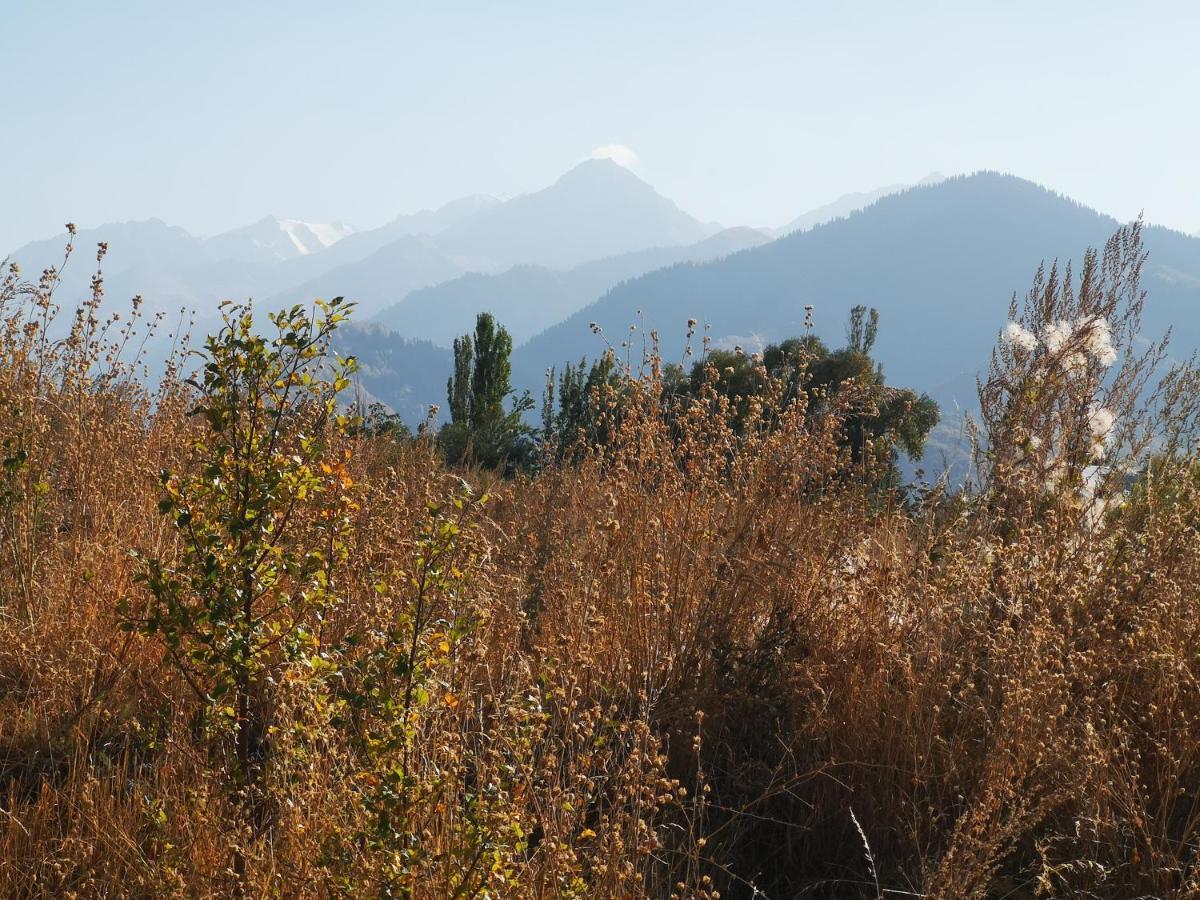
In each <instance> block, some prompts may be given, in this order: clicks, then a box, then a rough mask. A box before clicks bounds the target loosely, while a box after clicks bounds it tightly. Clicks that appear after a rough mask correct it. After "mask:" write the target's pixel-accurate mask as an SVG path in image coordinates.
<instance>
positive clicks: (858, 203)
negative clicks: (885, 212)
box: [764, 172, 945, 237]
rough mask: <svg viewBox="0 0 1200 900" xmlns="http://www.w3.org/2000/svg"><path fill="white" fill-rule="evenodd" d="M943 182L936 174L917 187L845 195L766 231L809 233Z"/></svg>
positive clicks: (775, 234) (894, 186)
mask: <svg viewBox="0 0 1200 900" xmlns="http://www.w3.org/2000/svg"><path fill="white" fill-rule="evenodd" d="M941 181H945V177H944V176H943V175H941V174H940V173H938V172H934V173H932V174H930V175H927V176H925V177H924V178H922V179H921V180H920V181H919V182H917V184H916V185H911V184H889V185H885V186H883V187H881V188H876V189H875V190H873V191H854V192H853V193H850V194H843V195H842V196H840V197H838V198H837V199H836V200H834V201H833V202H832V203H826V204H824V205H822V206H818V207H817V208H816V209H810V210H809V211H808V212H806V213H804V214H803V215H800V216H797V217H796V218H794V219H792V221H790V222H788V223H787V224H786V225H784V226H783V227H781V228H767V229H764V230H765V231H766V233H767V234H769V235H771V236H772V237H783V236H784V235H785V234H791V233H792V232H793V231H807V230H808V229H810V228H815V227H816V226H818V225H824V224H825V223H826V222H832V221H833V220H834V219H841V218H844V217H845V216H848V215H850V214H851V213H855V212H858V211H859V210H860V209H865V208H866V207H868V206H870V205H871V204H872V203H874V202H875V201H876V200H879V199H881V198H883V197H887V196H889V195H890V194H898V193H900V192H901V191H906V190H908V189H909V188H911V187H920V186H926V185H933V184H937V183H938V182H941Z"/></svg>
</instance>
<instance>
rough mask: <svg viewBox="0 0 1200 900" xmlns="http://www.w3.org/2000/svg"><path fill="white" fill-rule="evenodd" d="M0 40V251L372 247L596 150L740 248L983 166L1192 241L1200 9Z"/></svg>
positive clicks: (299, 16)
mask: <svg viewBox="0 0 1200 900" xmlns="http://www.w3.org/2000/svg"><path fill="white" fill-rule="evenodd" d="M0 34H3V35H4V41H3V51H2V53H0V85H3V94H2V95H0V96H2V98H3V99H2V101H0V114H2V115H3V116H4V119H5V122H4V131H5V134H4V138H3V140H2V141H0V164H2V165H0V172H2V176H3V180H2V181H0V254H2V253H3V252H5V251H6V250H11V249H14V248H15V247H16V246H18V245H19V244H21V243H24V242H25V241H26V240H29V239H32V238H38V237H47V236H50V235H52V234H54V233H56V232H58V231H59V230H60V226H61V224H62V223H63V222H65V221H66V220H67V219H68V218H70V219H73V220H75V221H77V222H78V223H80V225H95V224H99V223H101V222H104V221H112V220H125V219H134V218H147V217H151V216H157V217H160V218H162V219H165V220H167V221H170V222H172V223H178V224H181V225H183V226H185V227H186V228H188V229H189V230H192V231H194V232H196V233H199V234H210V233H214V232H217V231H220V230H223V229H226V228H229V227H232V226H235V225H240V224H244V223H247V222H250V221H253V220H255V219H257V218H260V217H261V216H263V215H266V214H268V213H275V214H278V215H281V216H288V217H293V218H301V219H306V220H309V221H329V220H334V219H341V220H344V221H347V222H350V223H352V224H355V225H357V226H360V227H367V226H373V225H377V224H380V223H382V222H383V221H385V220H387V219H389V218H391V217H393V216H395V215H396V214H397V213H400V212H407V211H413V210H416V209H418V208H422V207H427V206H433V205H437V204H440V203H442V202H444V201H446V200H449V199H452V198H454V197H456V196H460V195H463V194H466V193H473V192H486V193H509V194H511V193H519V192H523V191H528V190H533V189H536V188H539V187H541V186H543V185H545V184H547V183H549V182H550V181H552V180H554V178H555V177H557V176H558V175H559V174H560V173H561V172H562V171H564V170H565V169H567V168H568V167H570V166H571V165H572V164H574V163H575V162H577V161H578V160H580V159H582V158H583V157H586V156H587V155H589V153H591V151H592V150H593V149H594V148H596V147H598V146H602V145H610V144H617V145H622V146H625V147H629V148H632V150H633V151H634V152H635V153H636V154H637V160H638V162H637V165H638V171H639V172H640V173H641V174H642V175H643V176H644V177H645V178H646V179H647V180H648V181H650V182H651V183H653V184H654V185H655V186H657V187H658V188H659V190H660V191H661V192H662V193H664V194H666V195H667V196H669V197H671V198H672V199H674V200H676V201H677V202H678V203H679V204H680V205H681V206H683V207H684V208H685V209H687V210H688V211H689V212H692V213H693V214H695V215H697V216H699V217H701V218H704V219H715V220H718V221H720V222H722V223H724V224H730V225H731V224H750V225H778V224H782V223H783V222H784V221H786V220H788V219H790V218H792V217H794V216H796V215H797V214H799V213H801V212H803V211H805V210H807V209H809V208H811V207H813V206H816V205H819V204H821V203H824V202H827V201H829V200H831V199H833V198H834V197H836V196H838V195H839V194H842V193H845V192H848V191H853V190H865V189H870V188H873V187H876V186H879V185H882V184H887V183H891V182H899V181H914V180H916V179H919V178H921V177H922V176H924V175H925V174H927V173H928V172H930V171H933V170H938V171H941V172H944V173H946V174H952V173H958V172H967V171H973V170H977V169H982V168H989V169H1000V170H1004V171H1008V172H1013V173H1015V174H1018V175H1021V176H1024V177H1026V178H1030V179H1033V180H1035V181H1038V182H1041V183H1043V184H1045V185H1047V186H1050V187H1053V188H1055V189H1056V190H1059V191H1061V192H1063V193H1066V194H1069V195H1071V196H1074V197H1075V198H1077V199H1079V200H1081V201H1083V202H1085V203H1087V204H1088V205H1091V206H1095V207H1097V208H1099V209H1101V210H1103V211H1105V212H1109V213H1112V214H1113V215H1116V216H1118V217H1121V218H1127V217H1132V216H1134V215H1136V214H1137V212H1138V211H1139V210H1142V209H1144V210H1145V212H1146V215H1147V218H1148V219H1149V220H1151V221H1153V222H1158V223H1162V224H1167V225H1171V226H1173V227H1177V228H1181V229H1183V230H1186V231H1191V232H1196V231H1200V3H1197V2H1175V3H1168V2H1138V3H1130V2H1121V3H1117V2H1106V0H1088V2H1045V0H1043V2H1037V3H1033V2H1028V3H1027V2H1014V0H1005V2H967V0H957V2H946V3H923V2H906V3H898V2H886V3H885V2H879V3H867V2H856V3H853V4H851V3H846V4H839V3H826V2H822V3H801V2H753V0H741V2H726V3H708V2H660V0H637V2H628V3H626V2H622V0H608V2H603V3H587V4H585V3H582V2H574V0H570V2H563V0H556V2H545V3H533V2H518V0H513V2H482V0H481V2H474V3H459V2H452V0H430V2H420V3H401V2H386V3H385V2H379V3H366V2H360V3H355V2H338V3H330V2H297V0H291V2H286V3H285V2H264V0H255V2H251V3H242V2H233V0H229V2H221V0H210V2H205V3H162V2H145V3H141V2H138V3H135V2H120V0H116V2H110V3H103V4H101V3H95V2H65V0H56V2H53V3H50V2H42V0H5V2H4V3H3V4H0Z"/></svg>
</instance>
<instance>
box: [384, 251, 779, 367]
mask: <svg viewBox="0 0 1200 900" xmlns="http://www.w3.org/2000/svg"><path fill="white" fill-rule="evenodd" d="M767 240H768V238H767V236H766V235H764V234H762V233H761V232H759V231H756V230H754V229H752V228H729V229H726V230H725V231H721V232H718V233H717V234H715V235H713V236H712V237H709V238H705V239H704V240H702V241H700V242H698V243H695V244H688V245H684V246H679V247H655V248H652V249H649V250H641V251H637V252H633V253H626V254H622V255H620V256H613V257H608V258H606V259H599V260H594V261H592V262H586V263H582V264H580V265H578V266H575V267H573V268H570V269H550V268H547V267H545V266H532V265H520V266H514V267H512V268H511V269H508V270H506V271H504V272H500V273H497V274H495V275H484V274H480V273H475V272H469V273H466V274H464V275H460V276H459V277H458V278H455V279H452V280H450V281H445V282H442V283H440V284H435V285H433V286H432V287H427V288H422V289H419V290H415V291H413V292H412V293H410V294H409V295H408V296H407V297H405V298H404V299H403V300H401V301H400V302H399V303H396V304H394V305H392V306H389V307H387V308H386V309H384V310H383V311H382V312H380V313H379V314H378V315H377V316H375V318H374V321H376V322H378V323H379V324H381V325H383V326H385V327H387V328H389V329H391V330H392V331H394V332H395V333H397V334H400V335H404V336H406V337H410V338H418V339H422V340H428V341H432V342H433V343H434V344H438V345H441V346H445V347H448V346H450V343H451V342H452V341H453V340H454V338H456V337H458V336H459V335H461V334H464V333H465V332H468V331H470V330H471V329H472V328H473V327H474V323H475V316H476V314H478V313H480V312H490V313H492V314H493V315H494V316H496V319H497V321H499V322H501V323H503V325H504V327H505V328H507V329H508V331H509V333H510V334H511V335H512V337H513V341H514V342H516V343H517V344H518V345H519V344H521V343H523V342H525V341H526V340H528V339H529V338H531V337H533V336H534V335H535V334H538V333H539V332H541V331H544V330H545V329H546V328H548V327H550V326H551V325H554V324H555V323H557V322H559V321H561V320H562V319H565V318H566V317H567V316H569V315H570V314H571V313H573V312H575V310H577V309H579V308H580V307H582V306H584V305H586V304H587V303H589V302H591V301H592V300H595V299H596V298H597V297H599V296H600V295H602V294H604V293H605V292H606V291H608V290H609V289H610V288H612V287H614V286H615V285H617V284H619V283H620V282H622V281H625V280H627V279H629V278H635V277H637V276H639V275H642V274H644V273H646V272H649V271H652V270H654V269H658V268H662V267H663V266H668V265H672V264H674V263H677V262H683V261H688V260H691V261H697V262H699V261H705V260H709V259H716V258H718V257H722V256H727V255H728V254H730V253H735V252H737V251H738V250H744V249H745V248H747V247H756V246H758V245H759V244H762V243H765V242H766V241H767Z"/></svg>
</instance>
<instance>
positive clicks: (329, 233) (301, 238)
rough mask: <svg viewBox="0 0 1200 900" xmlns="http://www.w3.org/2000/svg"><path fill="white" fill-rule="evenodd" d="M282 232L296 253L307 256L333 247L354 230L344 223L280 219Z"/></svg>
mask: <svg viewBox="0 0 1200 900" xmlns="http://www.w3.org/2000/svg"><path fill="white" fill-rule="evenodd" d="M277 221H278V222H279V228H280V230H281V231H282V232H283V233H284V234H286V235H287V236H288V239H289V240H290V241H291V242H292V245H293V246H294V247H295V248H296V251H297V252H298V253H300V254H301V255H302V256H307V255H308V254H309V253H313V252H315V251H317V250H320V249H322V248H323V247H332V246H333V245H334V244H336V243H337V242H338V241H340V240H341V239H342V238H344V237H346V236H347V235H349V234H352V233H353V232H354V229H353V228H351V227H350V226H349V225H345V224H343V223H342V222H330V223H314V222H301V221H299V220H298V219H278V220H277Z"/></svg>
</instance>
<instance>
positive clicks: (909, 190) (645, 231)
mask: <svg viewBox="0 0 1200 900" xmlns="http://www.w3.org/2000/svg"><path fill="white" fill-rule="evenodd" d="M1118 225H1119V223H1118V222H1117V221H1116V220H1114V219H1112V218H1111V217H1108V216H1105V215H1102V214H1100V213H1098V212H1096V211H1094V210H1092V209H1089V208H1087V207H1085V206H1083V205H1082V204H1079V203H1077V202H1075V201H1073V200H1071V199H1069V198H1067V197H1064V196H1061V195H1059V194H1056V193H1054V192H1053V191H1050V190H1047V189H1045V188H1043V187H1040V186H1038V185H1036V184H1033V183H1032V182H1029V181H1025V180H1022V179H1020V178H1017V177H1014V176H1011V175H1003V174H998V173H990V172H984V173H978V174H975V175H970V176H960V177H954V178H950V179H942V178H941V177H940V176H930V177H929V178H926V179H924V180H923V181H921V182H920V183H918V184H917V185H915V186H911V187H906V186H904V185H888V186H886V187H883V188H879V189H877V190H874V191H864V192H861V193H856V194H848V195H845V196H843V197H840V198H838V199H837V200H836V201H834V202H832V203H830V204H826V205H824V206H822V207H819V208H818V209H815V210H811V211H809V212H807V213H804V214H801V215H799V216H797V217H796V218H794V219H793V220H792V221H790V222H789V223H788V224H787V225H785V226H783V227H781V228H777V229H766V228H764V229H751V228H745V227H739V228H722V227H721V226H719V225H716V224H714V223H707V222H703V221H701V220H699V219H697V218H695V217H692V216H690V215H688V214H687V213H686V212H684V211H683V210H681V209H680V208H679V207H678V206H677V205H676V204H675V203H673V202H671V201H670V200H668V199H666V198H664V197H662V196H661V195H660V194H658V193H657V192H656V191H655V190H654V188H653V187H651V186H650V185H649V184H647V183H646V182H644V181H642V180H641V179H640V178H638V177H637V176H636V175H634V174H633V173H632V172H630V171H628V170H627V169H624V168H622V167H620V166H618V165H616V164H615V163H613V162H611V161H609V160H589V161H588V162H585V163H582V164H580V165H579V166H577V167H576V168H574V169H572V170H571V171H569V172H567V173H566V174H565V175H563V176H562V177H561V178H559V179H558V180H556V181H555V182H554V183H552V184H550V185H548V186H547V187H546V188H544V189H542V190H540V191H536V192H533V193H530V194H524V195H521V196H518V197H514V198H512V199H509V200H504V201H501V200H499V199H497V198H494V197H489V196H482V195H480V196H471V197H465V198H462V199H460V200H457V201H454V202H452V203H449V204H447V205H445V206H443V207H441V208H439V209H436V210H425V211H422V212H419V213H414V214H410V215H403V216H398V217H397V218H395V219H394V220H392V221H391V222H388V223H387V224H385V225H383V226H381V227H378V228H373V229H365V230H357V231H356V230H354V229H351V228H349V227H348V226H345V225H341V224H330V225H320V224H312V223H304V222H299V221H296V220H290V219H281V218H275V217H267V218H264V219H262V220H260V221H258V222H255V223H253V224H252V225H249V226H245V227H243V228H238V229H234V230H232V231H229V232H225V233H223V234H220V235H216V236H214V237H209V238H201V237H196V236H194V235H191V234H189V233H188V232H187V231H185V230H184V229H182V228H179V227H177V226H172V225H168V224H166V223H165V222H163V221H161V220H157V219H154V220H148V221H143V222H128V223H121V224H113V225H106V226H101V227H98V228H94V229H87V230H81V231H80V232H79V234H78V236H77V237H76V240H75V244H76V246H77V247H79V248H80V250H79V253H80V254H81V255H84V256H85V258H84V259H76V260H74V261H73V262H72V263H71V266H70V267H69V268H68V270H67V272H66V274H65V278H64V284H63V289H62V291H61V292H60V295H59V299H60V302H64V303H69V302H72V301H73V300H75V299H80V298H82V297H84V296H87V295H88V281H89V278H90V275H91V268H92V267H91V266H90V265H89V262H88V260H87V259H86V254H89V253H91V252H92V247H93V246H94V243H95V242H96V241H107V242H108V245H109V252H108V256H107V258H106V259H105V273H106V276H105V277H106V286H107V291H108V296H109V297H110V298H112V300H113V302H114V303H115V304H117V305H118V306H119V305H120V304H123V303H124V302H125V301H126V300H127V298H128V297H130V296H132V295H134V294H140V295H142V297H143V298H144V299H145V301H146V303H147V305H148V307H149V308H150V309H151V310H163V311H167V312H170V311H172V310H173V309H177V308H178V307H180V306H186V307H190V308H193V309H196V310H198V311H199V320H198V324H197V328H198V330H204V329H205V328H206V327H207V325H206V321H205V320H206V316H207V317H211V316H212V315H213V311H214V309H215V305H216V301H218V300H220V299H223V298H227V297H228V298H234V299H246V298H251V297H252V298H254V299H255V300H256V301H257V302H258V303H259V305H262V306H266V307H268V308H275V307H278V306H281V305H284V304H290V303H294V302H307V301H310V300H311V299H313V298H314V297H327V298H328V297H332V296H336V295H342V296H347V297H348V298H350V299H353V300H356V301H358V303H359V309H358V310H357V312H356V314H355V316H354V318H355V320H356V322H357V324H356V325H354V326H352V327H350V328H347V329H346V330H345V331H344V333H343V335H342V337H341V346H342V347H343V348H344V349H345V350H346V351H347V352H355V353H356V354H357V355H359V357H360V362H361V364H362V374H361V386H360V390H361V391H362V392H363V395H364V396H365V397H368V398H370V399H376V400H379V401H381V402H384V403H386V404H388V405H390V406H391V407H392V408H394V409H395V410H397V411H398V412H400V413H401V414H402V415H403V416H404V417H405V419H406V420H407V421H409V422H410V424H415V423H416V422H417V421H419V420H420V419H422V418H423V417H424V415H425V413H426V410H427V408H428V407H429V405H431V404H439V405H443V406H444V402H445V398H444V396H443V394H444V390H445V379H446V377H447V374H448V369H449V366H450V353H449V350H448V347H449V345H450V343H451V342H452V340H453V338H454V337H455V336H456V335H458V334H461V333H464V332H467V331H469V330H470V329H471V328H472V326H473V322H474V317H475V314H476V313H478V312H480V311H484V310H487V311H490V312H492V313H494V314H495V315H496V317H497V318H498V320H499V321H500V322H501V323H502V324H504V325H505V326H506V327H508V328H509V330H510V332H511V333H512V334H513V337H514V341H515V343H516V345H517V347H516V350H515V352H514V355H513V377H514V383H515V385H516V386H517V387H518V388H520V389H528V390H530V391H531V392H534V393H536V392H538V391H540V389H541V386H542V381H543V379H544V373H545V371H546V369H547V368H548V367H550V366H554V365H560V364H561V363H562V362H563V361H565V360H568V359H570V360H577V359H579V358H580V357H582V356H586V357H588V358H593V359H594V358H596V357H597V356H599V355H600V354H601V353H603V352H604V350H605V348H606V347H607V346H610V345H611V346H613V347H614V349H616V350H618V351H619V352H620V353H621V354H622V356H625V355H628V357H629V358H631V359H633V360H635V361H636V360H637V359H638V358H639V356H640V353H641V347H642V343H643V340H644V339H645V338H646V336H647V333H648V332H649V331H650V330H655V331H657V333H658V335H659V338H660V342H661V343H660V346H661V349H662V352H663V355H664V358H665V359H666V360H667V361H672V360H683V359H684V357H683V349H684V347H683V344H684V340H685V335H686V330H687V322H688V320H689V319H696V320H698V321H699V322H701V323H704V329H705V330H704V334H705V335H707V337H708V338H709V340H710V341H711V342H712V344H713V345H715V346H733V345H735V344H736V345H741V346H743V347H745V348H746V349H747V350H753V349H755V348H757V347H759V346H762V345H763V344H765V343H766V342H769V341H773V340H778V339H781V338H784V337H787V336H790V335H794V334H798V333H802V331H803V329H804V316H805V306H806V305H809V304H811V305H812V306H813V307H814V316H815V321H816V329H815V330H816V332H817V334H818V335H820V336H821V337H823V338H825V339H826V341H827V342H829V343H831V344H833V345H838V344H840V343H841V341H842V339H843V337H844V335H843V329H844V326H845V320H846V316H847V313H848V311H849V309H850V308H851V307H852V306H855V305H857V304H866V305H868V306H874V307H876V308H878V309H879V311H880V313H881V316H882V322H881V328H880V333H879V339H878V342H877V344H876V355H877V356H878V357H879V359H880V361H881V363H882V365H883V367H884V370H885V372H886V374H887V377H888V379H889V381H890V382H891V383H895V384H903V385H907V386H911V387H915V388H917V389H919V390H924V391H928V392H930V393H931V394H932V395H933V396H934V397H935V399H937V400H938V401H939V403H940V404H941V405H942V407H943V410H944V411H946V412H947V413H948V416H947V423H948V424H947V425H945V426H943V429H942V431H943V432H944V433H943V434H941V435H940V436H938V435H935V440H934V441H933V444H934V446H935V447H941V448H946V447H949V448H951V449H953V448H954V447H956V446H960V445H961V441H958V440H957V438H955V437H954V436H953V435H951V434H949V432H948V430H947V429H950V428H952V427H954V424H953V423H954V422H960V421H961V417H960V416H959V417H956V414H955V413H954V410H960V411H965V410H967V409H969V408H970V406H971V405H972V404H973V402H974V398H973V387H972V386H973V376H974V373H975V372H976V371H978V370H979V369H980V367H981V366H983V365H984V364H986V361H987V356H988V352H989V350H990V348H991V346H992V344H993V342H994V340H995V337H996V334H997V332H998V331H999V330H1000V328H1001V327H1002V326H1003V324H1004V319H1005V315H1006V311H1007V306H1008V301H1009V299H1010V298H1011V297H1012V295H1013V293H1014V292H1017V293H1023V292H1024V290H1026V288H1027V286H1028V285H1029V283H1030V281H1031V279H1032V276H1033V273H1034V271H1035V270H1036V268H1037V266H1038V264H1039V262H1041V261H1043V260H1045V261H1050V260H1052V259H1056V258H1057V259H1061V260H1064V261H1065V260H1069V259H1074V260H1077V259H1078V258H1079V257H1080V255H1081V253H1082V251H1083V250H1084V249H1085V248H1087V247H1089V246H1100V245H1102V244H1103V242H1104V241H1105V240H1106V238H1107V237H1108V236H1109V235H1110V234H1111V233H1112V232H1113V231H1114V230H1116V228H1117V227H1118ZM1144 237H1145V240H1146V247H1147V249H1148V251H1149V253H1150V256H1149V261H1148V263H1147V266H1146V269H1145V271H1144V286H1145V287H1146V288H1147V289H1148V291H1149V300H1148V303H1147V309H1146V318H1145V333H1146V335H1147V336H1157V335H1159V334H1161V333H1162V332H1163V331H1165V330H1166V329H1167V328H1168V327H1172V328H1173V329H1174V340H1173V346H1174V348H1175V349H1176V352H1177V354H1178V355H1183V356H1186V355H1188V354H1189V353H1190V352H1191V351H1192V350H1194V349H1197V348H1200V238H1197V237H1191V236H1187V235H1184V234H1182V233H1179V232H1175V231H1170V230H1168V229H1163V228H1155V227H1147V228H1146V229H1145V231H1144ZM63 242H64V238H63V237H60V238H55V239H51V240H48V241H38V242H35V243H32V244H29V245H27V246H25V247H23V248H21V249H20V250H18V251H17V252H16V253H15V254H13V258H15V259H16V260H17V261H18V262H20V263H21V264H22V266H23V267H24V269H25V270H26V272H36V271H38V270H39V269H41V268H43V267H45V266H48V265H53V264H56V263H57V262H58V261H59V259H60V258H61V254H62V245H63ZM593 326H594V327H593ZM631 327H632V328H633V329H634V330H633V331H632V332H631V331H630V329H631ZM596 331H599V332H601V334H600V335H597V333H596ZM631 334H632V339H631V338H630V335H631ZM698 343H699V337H698V338H697V344H698ZM625 344H628V346H623V345H625Z"/></svg>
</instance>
